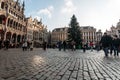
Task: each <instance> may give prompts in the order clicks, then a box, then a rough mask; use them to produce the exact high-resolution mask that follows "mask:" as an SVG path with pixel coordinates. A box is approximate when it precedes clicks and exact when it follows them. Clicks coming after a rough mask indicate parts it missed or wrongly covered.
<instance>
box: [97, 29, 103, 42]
mask: <svg viewBox="0 0 120 80" xmlns="http://www.w3.org/2000/svg"><path fill="white" fill-rule="evenodd" d="M102 35H103V33H102V32H101V30H98V31H97V32H96V42H97V43H99V42H100V40H101V38H102Z"/></svg>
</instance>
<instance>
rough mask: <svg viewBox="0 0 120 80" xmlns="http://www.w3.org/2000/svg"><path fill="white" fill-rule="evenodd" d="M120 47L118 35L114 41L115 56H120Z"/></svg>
mask: <svg viewBox="0 0 120 80" xmlns="http://www.w3.org/2000/svg"><path fill="white" fill-rule="evenodd" d="M119 46H120V39H119V38H118V36H117V35H114V39H113V50H114V56H116V55H117V56H119V54H118V53H119Z"/></svg>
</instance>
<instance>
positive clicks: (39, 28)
mask: <svg viewBox="0 0 120 80" xmlns="http://www.w3.org/2000/svg"><path fill="white" fill-rule="evenodd" d="M47 36H48V32H47V26H44V25H43V24H42V22H41V21H38V20H37V19H36V18H35V19H34V20H33V41H34V46H35V47H41V46H42V43H43V41H46V42H47Z"/></svg>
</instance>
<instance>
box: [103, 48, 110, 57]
mask: <svg viewBox="0 0 120 80" xmlns="http://www.w3.org/2000/svg"><path fill="white" fill-rule="evenodd" d="M103 51H104V53H105V56H106V57H107V56H108V53H109V52H108V47H105V48H103Z"/></svg>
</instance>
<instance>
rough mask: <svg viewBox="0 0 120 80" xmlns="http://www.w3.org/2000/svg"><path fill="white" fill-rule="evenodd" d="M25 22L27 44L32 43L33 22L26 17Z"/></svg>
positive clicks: (30, 18)
mask: <svg viewBox="0 0 120 80" xmlns="http://www.w3.org/2000/svg"><path fill="white" fill-rule="evenodd" d="M26 21H27V35H26V38H27V40H28V41H29V42H32V41H33V29H34V27H33V20H32V17H31V16H30V17H28V18H27V19H26Z"/></svg>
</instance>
